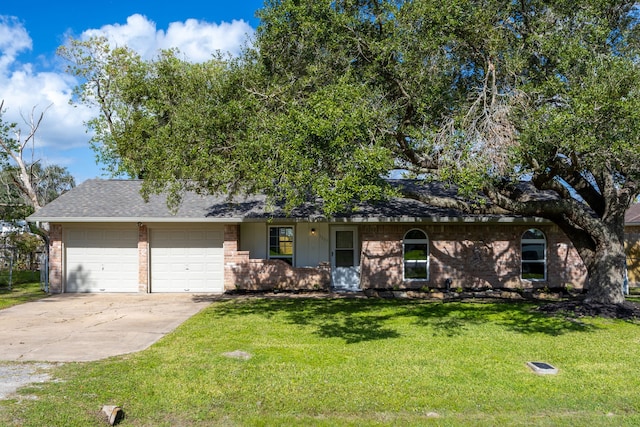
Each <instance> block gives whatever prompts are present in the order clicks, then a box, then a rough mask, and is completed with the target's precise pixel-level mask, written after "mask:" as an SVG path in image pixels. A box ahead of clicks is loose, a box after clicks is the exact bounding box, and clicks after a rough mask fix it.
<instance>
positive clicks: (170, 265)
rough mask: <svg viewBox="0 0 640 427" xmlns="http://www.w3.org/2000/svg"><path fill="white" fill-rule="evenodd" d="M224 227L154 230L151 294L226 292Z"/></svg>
mask: <svg viewBox="0 0 640 427" xmlns="http://www.w3.org/2000/svg"><path fill="white" fill-rule="evenodd" d="M223 230H224V229H223V226H211V227H206V228H202V229H195V228H185V229H172V230H164V229H152V230H151V241H150V247H151V254H150V255H151V292H222V291H223V290H224V281H223V278H224V268H223V266H224V251H223V247H222V244H223V242H224V232H223Z"/></svg>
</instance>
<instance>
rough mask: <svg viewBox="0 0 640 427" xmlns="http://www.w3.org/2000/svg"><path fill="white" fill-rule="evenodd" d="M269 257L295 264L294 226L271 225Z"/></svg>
mask: <svg viewBox="0 0 640 427" xmlns="http://www.w3.org/2000/svg"><path fill="white" fill-rule="evenodd" d="M269 259H281V260H282V261H284V262H286V263H287V264H289V265H293V227H292V226H270V227H269Z"/></svg>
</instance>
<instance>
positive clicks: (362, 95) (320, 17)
mask: <svg viewBox="0 0 640 427" xmlns="http://www.w3.org/2000/svg"><path fill="white" fill-rule="evenodd" d="M259 16H260V19H261V25H260V27H259V28H258V31H257V34H256V38H255V40H254V42H253V45H252V46H250V47H247V49H246V50H245V52H244V53H243V55H241V57H239V58H232V59H226V58H222V57H220V56H217V57H214V58H212V60H211V61H208V62H206V63H202V64H191V63H189V62H188V61H186V60H183V59H180V54H179V53H178V52H175V51H169V52H163V53H161V54H160V55H159V56H158V58H157V59H155V60H153V61H143V60H141V59H140V58H139V57H138V56H137V55H135V54H134V53H133V52H132V51H130V50H129V49H127V48H126V47H118V48H111V47H109V45H108V43H107V42H106V41H105V40H100V39H94V40H90V41H85V42H82V41H72V42H71V43H70V44H69V45H67V46H65V47H63V48H61V50H60V52H61V54H62V55H63V56H64V57H66V58H68V59H69V60H71V64H72V65H71V67H70V69H71V71H72V72H73V73H75V74H76V75H78V76H81V77H82V78H84V79H85V80H84V82H85V83H84V84H83V85H82V86H81V87H79V88H78V92H77V93H78V98H77V99H78V101H79V102H88V103H91V104H96V105H98V106H99V107H100V109H101V114H100V115H99V116H98V117H96V118H95V120H94V121H92V123H90V125H91V126H92V127H93V129H94V130H95V131H96V134H95V135H96V139H95V140H94V143H95V144H96V148H97V149H98V153H99V155H100V156H101V157H102V159H103V160H104V161H106V162H107V163H108V164H109V165H110V166H111V167H112V170H113V171H114V172H124V173H127V174H129V175H132V176H140V177H143V178H144V179H145V191H163V190H170V191H171V192H172V194H179V191H180V190H182V189H187V188H190V189H196V190H199V191H205V192H227V193H231V194H233V193H237V192H249V193H251V192H257V191H262V192H266V193H267V194H269V195H270V196H272V197H273V198H279V199H282V200H284V201H286V203H287V205H288V206H289V207H293V206H295V205H297V204H299V203H301V202H304V201H309V200H315V199H316V198H317V197H320V198H322V200H323V201H324V203H325V204H324V207H325V209H326V210H327V212H328V213H332V212H336V211H338V210H341V209H348V208H349V206H351V205H352V204H353V203H357V202H358V201H360V200H365V199H372V198H379V197H384V196H385V195H387V194H390V192H391V190H390V189H389V188H388V187H387V184H386V181H385V180H384V179H383V178H385V177H387V176H389V173H391V172H392V171H397V170H403V171H405V173H406V174H409V175H410V176H414V177H416V178H420V179H425V180H430V179H438V180H443V181H448V182H451V183H453V184H455V185H456V186H457V188H459V190H460V191H461V192H462V193H463V195H465V196H466V198H465V199H466V200H468V202H464V201H462V200H461V199H460V198H458V199H456V200H446V199H437V198H432V197H429V195H427V194H417V193H409V192H408V190H404V191H405V193H407V195H409V196H411V197H416V198H420V199H422V200H425V201H426V202H429V203H433V204H439V205H446V206H452V205H455V206H456V207H459V208H463V209H475V210H482V209H494V210H495V209H499V210H501V211H503V212H510V213H513V214H521V215H534V216H538V217H542V218H546V219H548V220H550V221H553V222H554V223H556V224H557V225H558V226H559V227H560V228H561V229H562V230H563V231H564V232H565V233H566V235H567V236H568V237H569V238H570V239H571V241H572V242H573V244H574V246H575V247H576V249H577V250H578V252H579V254H580V256H581V257H582V259H583V261H584V263H585V265H586V267H587V270H588V273H589V281H590V282H589V298H590V299H591V300H593V301H597V302H603V303H615V304H618V303H622V302H623V301H624V297H623V294H622V282H623V276H624V270H625V255H624V242H623V240H624V213H625V211H626V209H627V208H628V207H629V205H630V203H632V202H633V200H635V198H636V197H637V196H638V194H639V192H640V187H639V186H638V184H639V181H638V179H639V178H640V144H639V142H640V120H639V118H640V117H638V116H639V115H640V96H639V95H640V94H639V93H638V92H639V89H640V68H639V67H638V63H637V58H638V53H639V51H638V48H639V45H638V28H637V27H638V25H637V24H638V16H639V12H638V9H637V8H636V5H635V2H630V1H608V0H585V1H582V2H579V3H576V2H574V1H568V0H556V1H537V0H510V1H506V0H502V1H498V0H486V1H471V0H446V1H445V0H413V1H400V0H337V1H335V0H332V1H329V0H325V1H302V0H271V1H268V2H267V3H266V5H265V7H264V9H262V10H261V11H260V12H259ZM523 182H525V183H526V184H525V185H523ZM396 190H397V189H396ZM400 191H403V190H402V189H400ZM480 192H482V194H483V197H482V198H475V195H476V194H480ZM487 201H488V203H487Z"/></svg>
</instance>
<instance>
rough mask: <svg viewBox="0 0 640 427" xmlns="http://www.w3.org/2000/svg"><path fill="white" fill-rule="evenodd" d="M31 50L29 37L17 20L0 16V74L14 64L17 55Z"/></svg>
mask: <svg viewBox="0 0 640 427" xmlns="http://www.w3.org/2000/svg"><path fill="white" fill-rule="evenodd" d="M31 48H32V44H31V37H29V34H28V33H27V30H26V29H25V28H24V27H23V26H22V25H21V24H20V23H19V22H18V20H17V19H16V18H13V17H10V16H1V15H0V73H4V72H5V70H7V69H8V68H9V66H11V65H12V64H13V63H14V62H15V60H16V56H17V55H18V53H20V52H22V51H24V50H31Z"/></svg>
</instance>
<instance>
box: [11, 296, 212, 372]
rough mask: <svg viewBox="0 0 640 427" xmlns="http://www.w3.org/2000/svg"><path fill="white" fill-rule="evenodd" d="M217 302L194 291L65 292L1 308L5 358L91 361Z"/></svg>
mask: <svg viewBox="0 0 640 427" xmlns="http://www.w3.org/2000/svg"><path fill="white" fill-rule="evenodd" d="M210 303H211V298H202V297H199V296H195V295H191V294H61V295H53V296H51V297H48V298H45V299H42V300H39V301H35V302H30V303H26V304H21V305H17V306H14V307H11V308H7V309H4V310H0V361H20V362H22V361H38V362H86V361H91V360H99V359H104V358H107V357H110V356H116V355H120V354H127V353H133V352H136V351H140V350H144V349H145V348H147V347H149V346H151V345H152V344H153V343H155V342H156V341H158V340H159V339H160V338H162V337H163V336H164V335H165V334H167V333H169V332H171V331H173V330H174V329H175V328H176V327H178V326H179V325H180V324H181V323H182V322H184V321H185V320H187V319H188V318H189V317H191V316H193V315H194V314H196V313H198V312H199V311H200V310H202V309H203V308H204V307H206V306H207V305H209V304H210Z"/></svg>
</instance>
